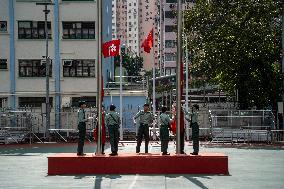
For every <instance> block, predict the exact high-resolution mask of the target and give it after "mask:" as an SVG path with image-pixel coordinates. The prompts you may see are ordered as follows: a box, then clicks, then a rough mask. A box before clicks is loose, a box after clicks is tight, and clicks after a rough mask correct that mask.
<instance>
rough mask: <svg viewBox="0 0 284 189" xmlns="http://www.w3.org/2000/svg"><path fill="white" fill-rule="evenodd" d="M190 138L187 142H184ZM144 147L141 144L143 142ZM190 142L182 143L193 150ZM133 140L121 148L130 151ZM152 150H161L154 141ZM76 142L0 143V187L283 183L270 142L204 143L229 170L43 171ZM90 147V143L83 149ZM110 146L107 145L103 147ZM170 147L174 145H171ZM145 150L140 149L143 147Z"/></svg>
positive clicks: (283, 162)
mask: <svg viewBox="0 0 284 189" xmlns="http://www.w3.org/2000/svg"><path fill="white" fill-rule="evenodd" d="M187 144H188V143H187ZM142 149H143V148H142ZM191 149H192V146H189V145H188V146H186V152H187V153H189V152H191ZM134 150H135V144H133V143H132V144H131V143H129V144H126V145H125V146H124V147H122V146H121V147H120V151H125V152H134ZM149 150H150V152H159V150H160V147H159V145H157V144H156V143H153V144H152V145H151V147H150V149H149ZM75 151H76V144H49V145H46V144H45V145H40V144H34V145H31V146H30V145H8V146H7V145H6V146H5V145H0V188H5V189H6V188H40V189H43V188H95V189H98V188H115V189H132V188H135V189H140V188H141V189H142V188H143V189H147V188H155V189H156V188H157V189H160V188H161V189H162V188H163V189H164V188H172V189H179V188H181V189H187V188H197V189H200V188H201V189H206V188H217V189H223V188H226V189H234V188H236V189H239V188H250V189H254V188H255V189H262V188H263V189H267V188H268V189H283V188H284V148H283V147H275V146H274V147H273V146H265V147H264V146H257V147H251V146H246V145H244V146H234V147H220V146H219V147H216V146H215V147H212V146H206V147H205V146H203V147H201V151H206V152H222V153H225V154H227V155H228V156H229V170H230V175H229V176H219V175H70V176H47V158H46V157H47V156H48V155H50V154H53V153H61V152H75ZM93 151H94V145H93V144H87V145H86V146H85V152H88V153H91V152H93ZM106 151H107V152H110V150H109V148H108V149H107V150H106ZM169 151H170V152H174V145H173V144H171V145H170V150H169ZM142 152H143V151H142Z"/></svg>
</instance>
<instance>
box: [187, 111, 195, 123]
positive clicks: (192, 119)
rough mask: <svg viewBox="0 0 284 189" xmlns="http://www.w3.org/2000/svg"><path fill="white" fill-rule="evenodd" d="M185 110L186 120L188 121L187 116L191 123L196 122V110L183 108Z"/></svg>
mask: <svg viewBox="0 0 284 189" xmlns="http://www.w3.org/2000/svg"><path fill="white" fill-rule="evenodd" d="M184 112H185V119H186V120H187V121H190V119H189V117H190V118H191V123H197V122H198V112H197V111H193V112H187V111H186V110H184Z"/></svg>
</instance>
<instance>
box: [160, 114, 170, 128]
mask: <svg viewBox="0 0 284 189" xmlns="http://www.w3.org/2000/svg"><path fill="white" fill-rule="evenodd" d="M160 123H161V125H165V126H169V125H170V124H171V119H170V117H169V116H168V115H167V114H166V113H162V114H161V115H160Z"/></svg>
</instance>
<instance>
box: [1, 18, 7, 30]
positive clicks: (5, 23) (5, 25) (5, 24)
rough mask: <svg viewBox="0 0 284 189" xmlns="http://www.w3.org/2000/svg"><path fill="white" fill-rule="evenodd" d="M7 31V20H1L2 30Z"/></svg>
mask: <svg viewBox="0 0 284 189" xmlns="http://www.w3.org/2000/svg"><path fill="white" fill-rule="evenodd" d="M6 31H7V21H0V32H6Z"/></svg>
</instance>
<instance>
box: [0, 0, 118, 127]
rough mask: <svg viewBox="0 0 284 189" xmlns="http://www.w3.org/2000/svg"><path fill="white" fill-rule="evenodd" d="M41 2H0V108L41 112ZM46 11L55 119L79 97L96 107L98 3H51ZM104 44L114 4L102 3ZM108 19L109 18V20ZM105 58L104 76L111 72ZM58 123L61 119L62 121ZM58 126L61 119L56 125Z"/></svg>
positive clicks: (43, 87) (71, 0)
mask: <svg viewBox="0 0 284 189" xmlns="http://www.w3.org/2000/svg"><path fill="white" fill-rule="evenodd" d="M41 1H42V0H1V1H0V19H1V20H0V24H1V30H0V43H1V45H0V82H1V85H0V101H1V104H0V105H1V107H9V108H12V109H17V108H18V107H24V106H32V107H38V108H41V106H42V103H44V102H45V93H46V83H45V82H46V78H45V64H44V62H43V61H42V59H43V56H45V50H46V48H45V44H46V42H45V32H44V13H43V9H44V6H40V5H36V2H41ZM52 2H53V3H54V5H49V6H48V9H49V10H50V13H49V14H48V19H47V20H48V36H49V48H48V51H49V57H50V59H51V66H50V83H49V85H50V102H51V106H52V109H53V110H54V112H55V117H56V115H57V114H59V113H60V111H61V109H62V108H63V107H69V106H72V105H73V106H75V105H77V103H78V100H79V99H84V100H86V101H88V104H89V105H91V106H95V105H96V96H97V86H96V85H97V75H96V74H97V71H96V70H97V64H98V63H99V62H98V60H97V57H98V49H97V47H98V41H97V36H98V30H97V28H98V25H97V23H98V18H97V1H95V0H76V1H74V0H53V1H52ZM103 7H104V9H103V16H104V18H106V20H105V23H104V30H105V31H107V32H104V36H103V41H108V40H111V37H112V36H111V16H110V15H111V14H112V9H111V0H107V1H103ZM108 19H109V20H108ZM110 61H111V59H104V60H103V64H104V68H103V74H104V76H105V80H108V77H109V76H110V74H109V73H111V72H112V73H113V68H112V66H111V62H110ZM58 119H59V118H58ZM56 125H57V127H60V120H57V121H56Z"/></svg>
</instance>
